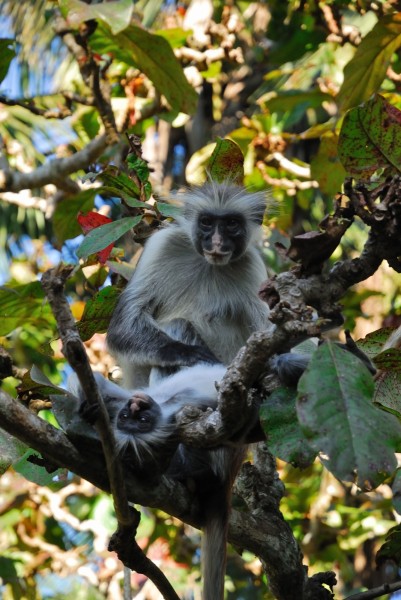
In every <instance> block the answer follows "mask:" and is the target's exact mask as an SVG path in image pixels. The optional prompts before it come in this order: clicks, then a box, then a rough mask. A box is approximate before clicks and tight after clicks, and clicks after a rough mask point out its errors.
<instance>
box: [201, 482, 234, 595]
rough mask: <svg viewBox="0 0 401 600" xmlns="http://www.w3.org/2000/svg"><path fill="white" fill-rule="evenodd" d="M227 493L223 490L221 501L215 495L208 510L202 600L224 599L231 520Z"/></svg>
mask: <svg viewBox="0 0 401 600" xmlns="http://www.w3.org/2000/svg"><path fill="white" fill-rule="evenodd" d="M226 491H227V490H224V491H223V490H221V492H222V493H221V498H219V499H218V498H217V497H216V496H217V494H213V496H214V498H213V503H212V502H211V503H210V504H209V507H207V508H206V514H205V524H204V528H203V537H202V580H203V594H202V600H223V598H224V578H225V573H226V558H227V529H228V518H229V512H228V504H227V500H228V498H227V493H225V492H226ZM223 495H224V498H223ZM228 495H229V496H231V494H228Z"/></svg>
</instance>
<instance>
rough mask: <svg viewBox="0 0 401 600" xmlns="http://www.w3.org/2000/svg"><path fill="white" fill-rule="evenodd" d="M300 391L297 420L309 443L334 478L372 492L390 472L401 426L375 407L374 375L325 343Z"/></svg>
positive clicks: (360, 364)
mask: <svg viewBox="0 0 401 600" xmlns="http://www.w3.org/2000/svg"><path fill="white" fill-rule="evenodd" d="M323 382H324V385H323ZM298 390H299V395H298V400H297V412H298V418H299V420H300V423H301V425H302V427H303V430H304V432H305V435H306V437H307V439H308V442H309V444H310V445H311V446H312V448H314V449H315V450H316V451H318V452H320V453H321V457H322V459H323V460H324V463H325V465H326V466H327V468H328V469H329V470H330V471H331V472H332V473H333V474H334V475H335V476H336V477H338V478H339V479H342V480H345V481H356V482H357V484H358V486H359V487H361V488H363V489H371V488H373V487H376V486H377V485H379V484H380V483H381V482H382V481H383V480H384V479H385V478H386V477H388V476H389V474H391V473H392V472H393V471H394V469H395V468H396V465H397V463H396V459H395V455H394V450H393V448H395V447H396V446H397V444H399V442H400V440H401V425H400V423H399V422H398V420H397V419H396V418H395V417H394V416H393V415H391V414H389V413H386V412H385V411H382V410H381V409H380V408H378V407H377V406H375V405H374V404H373V402H372V397H373V392H374V382H373V377H372V375H371V374H370V373H369V371H368V370H367V368H366V367H365V365H364V364H363V363H362V362H361V361H360V360H359V359H358V358H357V357H356V356H354V355H353V354H351V353H349V352H345V351H344V350H342V349H341V348H339V347H338V346H337V345H335V344H332V343H326V344H323V345H322V346H321V347H319V348H318V350H317V351H316V352H315V353H314V355H313V357H312V358H311V362H310V365H309V367H308V369H307V370H306V372H305V373H304V375H303V376H302V377H301V380H300V382H299V386H298Z"/></svg>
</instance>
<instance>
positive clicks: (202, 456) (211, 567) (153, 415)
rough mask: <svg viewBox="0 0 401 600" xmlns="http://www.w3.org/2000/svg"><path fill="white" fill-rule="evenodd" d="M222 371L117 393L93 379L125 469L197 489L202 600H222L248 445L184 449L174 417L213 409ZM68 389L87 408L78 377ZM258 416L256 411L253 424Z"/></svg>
mask: <svg viewBox="0 0 401 600" xmlns="http://www.w3.org/2000/svg"><path fill="white" fill-rule="evenodd" d="M225 372H226V367H225V366H223V365H222V364H219V363H215V364H213V365H212V364H207V363H198V364H196V365H194V366H191V367H183V368H181V369H180V370H179V371H178V372H176V373H173V374H170V375H167V376H165V377H164V378H163V377H159V378H158V379H157V381H156V383H153V384H151V385H150V386H148V387H146V388H141V389H136V390H127V389H124V388H121V387H120V386H117V385H116V384H115V383H112V382H110V381H108V380H107V379H105V378H104V377H103V376H102V375H100V374H95V378H96V381H97V385H98V386H99V391H100V393H101V395H102V397H103V400H104V402H105V405H106V408H107V410H108V412H109V415H110V419H111V424H112V428H113V432H114V434H115V439H116V447H117V450H118V453H119V455H120V457H121V458H122V460H123V462H124V464H125V465H128V466H129V467H130V468H132V469H133V470H134V471H135V472H136V474H138V473H139V474H142V475H143V476H145V477H146V476H148V475H149V473H151V476H155V473H157V476H167V477H170V478H172V479H174V480H177V481H181V482H184V483H188V484H190V487H191V489H193V488H195V493H196V496H197V499H198V504H199V507H200V513H199V514H198V515H197V517H198V521H199V523H200V525H201V528H202V530H203V536H202V561H201V563H202V582H203V596H202V598H203V600H222V599H223V595H224V575H225V564H226V545H227V529H228V520H229V514H230V504H231V489H232V485H233V482H234V479H235V476H236V474H237V472H238V470H239V468H240V466H241V464H242V462H243V459H244V455H245V452H246V445H245V444H244V443H242V442H241V441H238V440H236V442H235V445H234V444H233V445H231V444H228V445H227V446H220V447H216V448H193V447H190V446H187V445H184V444H182V443H180V442H179V440H178V439H177V436H176V429H177V426H176V416H177V413H178V412H179V411H180V410H181V409H182V407H183V406H185V405H193V406H195V407H197V408H199V409H201V410H205V409H207V408H209V409H215V408H216V407H217V395H218V392H217V387H216V382H218V381H220V380H221V379H222V377H223V376H224V374H225ZM68 387H69V390H70V393H72V394H73V395H74V396H76V397H77V398H79V400H80V402H81V403H83V404H85V398H84V396H83V392H82V389H81V388H80V385H79V382H78V380H77V378H76V376H72V377H70V380H69V386H68ZM83 412H84V414H85V411H83ZM257 414H258V410H257V408H255V420H256V419H257ZM92 417H93V415H92ZM252 423H253V421H252ZM249 426H251V423H250V424H249ZM247 428H248V427H247ZM67 433H68V432H67ZM166 458H167V460H166Z"/></svg>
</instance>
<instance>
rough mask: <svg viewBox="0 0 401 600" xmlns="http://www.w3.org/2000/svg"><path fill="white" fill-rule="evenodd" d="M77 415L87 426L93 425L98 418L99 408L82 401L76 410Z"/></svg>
mask: <svg viewBox="0 0 401 600" xmlns="http://www.w3.org/2000/svg"><path fill="white" fill-rule="evenodd" d="M78 414H79V415H80V417H82V418H83V419H84V421H86V422H87V423H88V424H89V425H94V424H95V423H96V421H97V418H98V416H99V406H98V405H97V404H89V402H88V401H87V400H82V401H81V404H80V407H79V409H78Z"/></svg>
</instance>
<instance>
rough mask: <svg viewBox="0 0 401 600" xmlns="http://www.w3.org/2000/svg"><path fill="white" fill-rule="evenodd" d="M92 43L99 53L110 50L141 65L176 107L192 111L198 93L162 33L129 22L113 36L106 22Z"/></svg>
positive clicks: (121, 57)
mask: <svg viewBox="0 0 401 600" xmlns="http://www.w3.org/2000/svg"><path fill="white" fill-rule="evenodd" d="M90 45H91V47H92V48H93V50H95V51H96V52H98V53H99V54H107V53H110V54H111V55H112V56H113V57H114V58H116V59H117V60H121V61H123V62H125V63H126V64H127V65H130V66H134V67H136V68H138V69H140V70H141V71H142V72H143V73H144V74H145V75H147V76H148V77H149V79H150V80H151V81H152V82H153V83H154V85H155V87H156V89H157V90H158V91H159V92H160V93H161V94H163V95H164V96H165V97H166V99H167V101H168V103H169V104H170V105H171V108H172V109H173V110H176V111H179V112H184V113H187V114H193V113H194V112H195V110H196V106H197V103H198V94H197V93H196V92H195V90H194V88H193V87H192V86H191V85H190V84H189V83H188V81H187V79H186V77H185V75H184V72H183V70H182V67H181V65H180V63H179V62H178V60H177V59H176V57H175V56H174V52H173V50H172V48H171V46H170V44H169V43H168V42H167V41H166V40H165V39H164V38H162V37H161V36H160V35H154V34H152V33H149V32H147V31H145V30H144V29H141V28H140V27H136V26H135V25H130V26H129V27H128V28H127V29H125V30H124V31H123V32H121V33H119V34H118V35H115V36H112V35H111V34H110V32H109V31H108V29H107V28H106V27H105V26H101V27H98V29H97V30H96V32H95V33H94V35H93V36H92V37H91V39H90Z"/></svg>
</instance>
